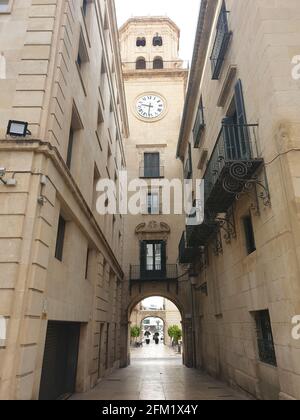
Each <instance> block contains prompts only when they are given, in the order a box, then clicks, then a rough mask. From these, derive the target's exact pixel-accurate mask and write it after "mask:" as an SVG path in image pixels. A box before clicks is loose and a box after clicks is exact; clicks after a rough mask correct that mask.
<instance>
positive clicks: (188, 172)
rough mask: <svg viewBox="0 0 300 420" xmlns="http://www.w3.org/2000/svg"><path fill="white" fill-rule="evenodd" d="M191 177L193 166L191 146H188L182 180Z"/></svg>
mask: <svg viewBox="0 0 300 420" xmlns="http://www.w3.org/2000/svg"><path fill="white" fill-rule="evenodd" d="M192 176H193V165H192V146H191V144H189V150H188V157H187V160H186V162H185V166H184V178H185V179H191V178H192Z"/></svg>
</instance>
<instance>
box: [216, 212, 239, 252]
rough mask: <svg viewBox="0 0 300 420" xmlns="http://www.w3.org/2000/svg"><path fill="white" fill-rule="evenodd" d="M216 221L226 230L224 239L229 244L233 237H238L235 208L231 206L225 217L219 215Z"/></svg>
mask: <svg viewBox="0 0 300 420" xmlns="http://www.w3.org/2000/svg"><path fill="white" fill-rule="evenodd" d="M216 221H217V222H218V223H219V227H220V229H222V230H224V231H225V234H224V239H225V242H226V243H227V244H230V243H231V240H232V239H235V238H236V227H235V219H234V211H233V208H230V209H229V210H228V211H227V213H226V216H225V217H224V218H222V217H220V216H218V217H217V218H216Z"/></svg>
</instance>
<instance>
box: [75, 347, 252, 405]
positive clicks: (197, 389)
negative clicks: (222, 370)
mask: <svg viewBox="0 0 300 420" xmlns="http://www.w3.org/2000/svg"><path fill="white" fill-rule="evenodd" d="M246 399H247V398H246V397H245V396H244V395H242V394H240V393H238V392H236V391H235V390H233V389H231V388H230V387H228V386H227V385H226V384H224V383H222V382H219V381H216V380H214V379H212V378H211V377H210V376H208V375H206V374H204V373H201V372H199V371H198V370H195V369H188V368H186V367H184V366H183V365H182V361H181V356H180V355H178V354H176V353H175V352H174V350H173V349H171V348H169V347H168V346H164V345H163V344H160V345H159V346H156V345H155V344H151V345H150V346H147V347H146V346H144V347H143V348H141V349H133V350H132V364H131V366H130V367H128V368H126V369H120V370H118V371H116V372H115V373H114V374H112V375H111V376H110V377H109V378H107V379H105V380H103V381H102V382H101V383H100V384H99V385H98V386H97V387H96V388H95V389H94V390H92V391H91V392H88V393H86V394H80V395H74V396H73V397H72V398H71V400H99V401H103V400H109V401H117V400H129V401H137V400H167V401H172V400H187V401H188V400H197V401H201V400H235V401H237V400H246Z"/></svg>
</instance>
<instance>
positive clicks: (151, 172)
mask: <svg viewBox="0 0 300 420" xmlns="http://www.w3.org/2000/svg"><path fill="white" fill-rule="evenodd" d="M139 176H140V178H145V179H157V178H164V176H165V167H164V166H144V165H141V166H140V175H139Z"/></svg>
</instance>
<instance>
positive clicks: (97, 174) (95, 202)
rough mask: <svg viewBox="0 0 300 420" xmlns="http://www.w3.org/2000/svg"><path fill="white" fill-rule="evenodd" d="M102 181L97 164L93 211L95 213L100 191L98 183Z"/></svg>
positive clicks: (95, 168)
mask: <svg viewBox="0 0 300 420" xmlns="http://www.w3.org/2000/svg"><path fill="white" fill-rule="evenodd" d="M100 180H101V176H100V172H99V170H98V168H97V165H96V164H95V167H94V179H93V203H92V211H93V212H95V211H96V210H97V199H98V191H97V185H98V182H99V181H100Z"/></svg>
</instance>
